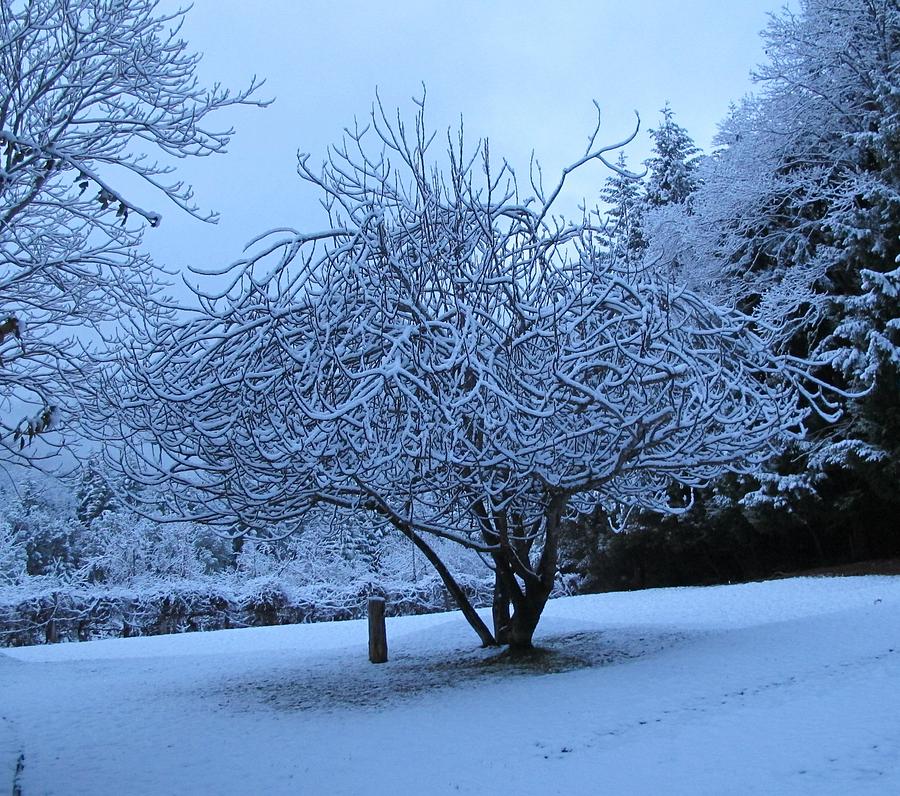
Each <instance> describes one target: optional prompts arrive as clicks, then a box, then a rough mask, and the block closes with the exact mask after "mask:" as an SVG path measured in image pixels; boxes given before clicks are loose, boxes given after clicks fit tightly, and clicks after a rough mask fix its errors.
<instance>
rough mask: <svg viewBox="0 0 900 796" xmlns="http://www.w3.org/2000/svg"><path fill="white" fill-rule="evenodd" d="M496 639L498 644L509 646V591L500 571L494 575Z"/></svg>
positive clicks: (493, 612) (493, 609) (493, 608)
mask: <svg viewBox="0 0 900 796" xmlns="http://www.w3.org/2000/svg"><path fill="white" fill-rule="evenodd" d="M492 615H493V619H494V638H495V639H496V641H497V643H498V644H509V626H510V615H509V591H508V590H507V588H506V586H505V585H504V584H503V579H502V578H501V577H500V572H499V570H498V571H497V572H496V573H495V574H494V604H493V606H492Z"/></svg>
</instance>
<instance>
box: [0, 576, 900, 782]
mask: <svg viewBox="0 0 900 796" xmlns="http://www.w3.org/2000/svg"><path fill="white" fill-rule="evenodd" d="M388 634H389V640H390V648H391V661H390V662H389V663H387V664H385V665H382V666H372V665H370V664H369V663H368V662H367V660H366V650H367V647H366V626H365V623H364V622H343V623H336V624H320V625H301V626H292V627H277V628H261V629H251V630H228V631H221V632H215V633H206V634H191V635H180V636H165V637H155V638H143V639H122V640H118V639H117V640H110V641H99V642H91V643H84V644H65V645H56V646H44V647H31V648H23V649H15V650H4V651H3V652H2V654H0V765H2V768H0V793H8V792H9V791H10V787H11V783H12V780H13V776H14V769H15V764H16V759H17V758H18V755H19V753H20V752H24V755H25V761H24V769H23V771H22V774H21V777H20V784H21V788H22V794H23V796H38V795H39V794H40V796H46V795H48V794H91V795H92V796H100V795H101V794H116V795H117V796H119V795H120V794H135V795H137V794H217V795H220V794H221V795H225V794H276V795H277V794H395V795H397V796H403V795H404V794H455V793H469V794H507V793H516V794H542V795H543V794H566V796H577V794H602V793H629V794H630V793H692V794H693V793H711V794H712V793H715V794H722V793H766V794H772V793H779V794H780V793H816V794H823V793H835V794H838V793H840V794H848V793H852V794H858V793H882V794H888V793H900V577H864V578H844V579H838V578H820V579H808V578H807V579H793V580H782V581H773V582H769V583H754V584H746V585H739V586H724V587H715V588H705V589H698V588H690V589H664V590H650V591H644V592H630V593H620V594H605V595H598V596H590V597H576V598H568V599H563V600H557V601H554V602H553V603H551V605H549V606H548V608H547V612H546V615H545V618H544V620H543V622H542V624H541V627H540V628H539V632H538V638H537V641H538V643H539V644H541V645H542V646H543V647H545V648H546V649H547V652H546V653H545V654H543V655H541V656H537V657H536V658H535V659H534V660H532V661H528V662H525V663H515V664H514V663H511V662H510V661H508V660H507V659H505V658H503V657H502V656H501V657H498V653H497V652H496V651H486V650H481V649H479V648H478V647H477V642H476V640H475V637H474V635H473V634H472V633H471V631H470V630H469V628H468V626H467V625H466V624H465V623H464V621H463V620H462V619H461V617H460V616H459V615H458V614H439V615H432V616H421V617H407V618H398V619H390V620H388Z"/></svg>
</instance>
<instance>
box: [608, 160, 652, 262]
mask: <svg viewBox="0 0 900 796" xmlns="http://www.w3.org/2000/svg"><path fill="white" fill-rule="evenodd" d="M616 165H617V166H618V168H619V170H618V171H616V172H614V173H613V174H612V175H611V176H609V177H607V178H606V183H605V184H604V187H603V190H601V191H600V199H601V200H602V201H603V203H604V204H605V205H606V206H607V211H606V218H607V224H608V225H609V232H608V236H609V244H608V245H609V249H610V256H611V257H612V258H613V259H614V260H615V261H616V262H617V263H618V264H619V265H620V266H621V267H623V268H626V269H628V268H632V269H633V268H636V267H639V263H640V261H641V257H642V255H643V253H644V250H645V249H646V248H647V241H646V239H645V237H644V232H643V214H644V197H643V195H642V193H641V188H642V183H641V181H640V180H639V179H636V178H635V176H633V175H630V174H629V172H628V161H627V159H626V157H625V153H624V152H620V153H619V158H618V160H617V161H616Z"/></svg>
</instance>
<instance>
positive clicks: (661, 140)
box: [644, 103, 700, 207]
mask: <svg viewBox="0 0 900 796" xmlns="http://www.w3.org/2000/svg"><path fill="white" fill-rule="evenodd" d="M660 113H661V114H662V121H661V123H660V125H659V127H657V128H656V129H655V130H650V138H651V140H652V142H653V148H652V154H651V156H650V157H649V158H648V159H647V160H645V161H644V165H645V166H646V167H647V169H648V170H649V177H648V180H647V187H646V194H645V199H646V202H647V204H648V205H649V206H650V207H661V206H663V205H671V204H685V203H686V202H687V201H688V198H689V197H690V195H691V194H692V193H693V192H694V191H695V190H696V188H697V166H698V163H699V158H698V155H699V153H700V150H699V149H698V148H697V146H696V145H695V144H694V140H693V139H692V138H691V137H690V135H688V132H687V130H685V129H684V128H683V127H682V126H681V125H679V124H678V123H676V122H675V113H674V111H673V110H672V108H671V107H670V106H669V103H666V104H665V106H664V107H663V108H662V110H661V111H660Z"/></svg>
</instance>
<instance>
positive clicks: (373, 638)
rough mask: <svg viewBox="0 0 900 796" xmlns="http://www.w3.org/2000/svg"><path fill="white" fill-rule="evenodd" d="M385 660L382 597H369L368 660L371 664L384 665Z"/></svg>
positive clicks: (385, 631) (385, 633)
mask: <svg viewBox="0 0 900 796" xmlns="http://www.w3.org/2000/svg"><path fill="white" fill-rule="evenodd" d="M387 659H388V649H387V630H386V628H385V625H384V597H369V660H370V661H371V662H372V663H385V662H387Z"/></svg>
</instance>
